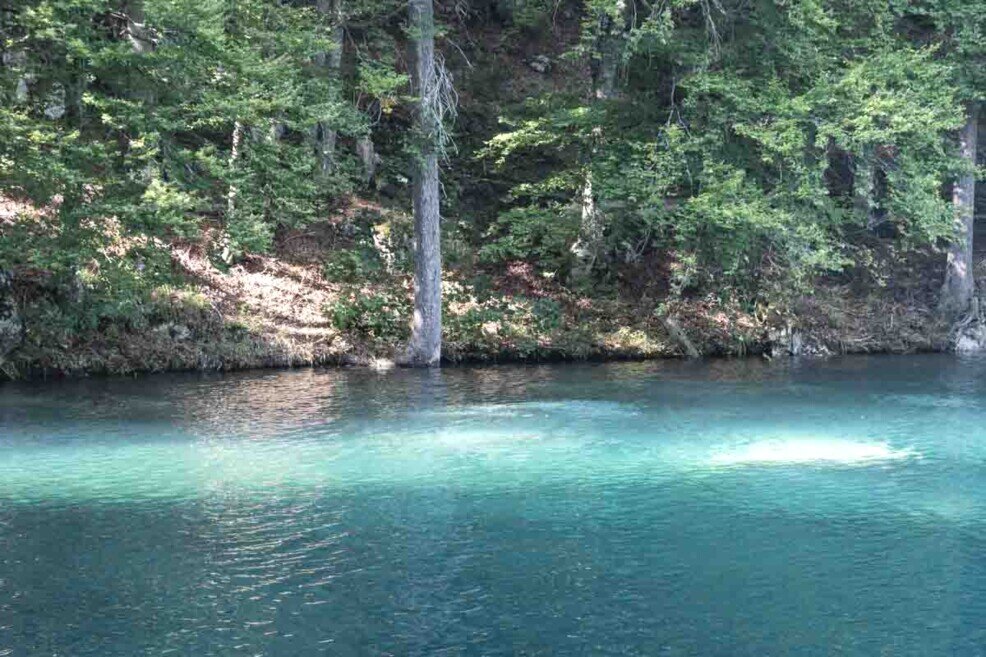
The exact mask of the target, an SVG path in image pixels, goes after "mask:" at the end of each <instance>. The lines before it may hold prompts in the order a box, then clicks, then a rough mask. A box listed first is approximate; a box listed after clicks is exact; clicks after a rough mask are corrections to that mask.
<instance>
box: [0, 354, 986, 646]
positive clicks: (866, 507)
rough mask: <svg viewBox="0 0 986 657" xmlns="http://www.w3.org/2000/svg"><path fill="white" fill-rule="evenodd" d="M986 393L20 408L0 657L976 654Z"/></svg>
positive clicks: (466, 381)
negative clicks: (161, 655)
mask: <svg viewBox="0 0 986 657" xmlns="http://www.w3.org/2000/svg"><path fill="white" fill-rule="evenodd" d="M984 375H986V363H984V362H982V361H977V360H958V359H954V358H949V357H939V356H929V357H924V356H921V357H907V358H897V359H894V358H861V359H845V360H840V361H835V362H829V363H815V364H800V365H799V364H774V365H767V364H764V363H761V362H758V361H743V362H736V361H733V362H728V361H723V362H714V363H704V364H687V363H655V364H617V365H585V366H551V367H505V368H479V369H465V368H464V369H447V370H444V371H442V372H390V373H372V372H362V371H322V372H310V371H305V372H280V373H265V374H259V375H258V374H253V375H234V376H228V377H200V376H162V377H147V378H143V379H137V380H102V381H84V382H71V383H65V382H62V383H53V384H47V385H42V384H38V385H34V384H32V385H22V386H9V385H8V386H5V387H0V655H56V654H58V655H106V656H114V655H121V656H122V655H158V654H171V653H173V654H194V655H240V654H243V655H257V654H260V655H307V654H332V655H364V654H379V655H385V654H421V655H424V654H429V655H430V654H463V655H466V654H468V655H472V654H476V655H485V654H490V655H498V654H614V655H615V654H619V655H627V654H642V655H651V654H653V655H665V654H672V655H765V654H798V655H816V654H817V655H829V654H847V655H876V654H894V655H928V654H962V655H978V654H984V650H986V623H983V622H982V620H981V619H982V618H983V617H986V614H984V612H986V556H984V555H986V551H984V548H986V492H984V491H986V377H984ZM169 651H170V652H169Z"/></svg>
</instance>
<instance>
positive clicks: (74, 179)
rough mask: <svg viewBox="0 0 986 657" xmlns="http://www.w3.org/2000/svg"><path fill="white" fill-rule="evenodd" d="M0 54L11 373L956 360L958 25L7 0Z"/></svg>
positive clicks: (477, 8) (773, 8) (973, 326)
mask: <svg viewBox="0 0 986 657" xmlns="http://www.w3.org/2000/svg"><path fill="white" fill-rule="evenodd" d="M0 50H2V67H0V372H2V376H5V377H11V378H17V377H21V376H27V375H31V374H35V373H50V374H84V373H126V372H135V371H157V370H169V369H234V368H246V367H256V366H285V365H303V364H330V363H339V364H343V363H344V364H370V365H373V364H379V365H386V364H389V363H391V362H393V361H397V362H400V363H406V364H412V365H415V364H417V365H435V364H437V363H438V362H441V361H444V362H461V361H470V362H475V361H506V360H574V359H625V358H629V359H638V358H652V357H661V356H677V355H688V356H698V355H747V354H762V355H764V356H766V357H777V356H780V355H791V354H793V355H801V354H804V355H826V354H834V353H848V352H914V351H943V350H950V349H959V350H975V349H980V348H983V347H986V319H984V317H983V314H982V313H983V310H981V309H980V305H979V302H978V294H977V288H976V280H977V278H978V279H979V280H984V279H983V276H982V275H980V276H978V277H977V276H976V273H977V269H978V268H980V266H981V265H980V260H979V258H978V254H979V250H978V248H977V247H978V246H979V245H980V243H979V242H974V236H975V234H976V226H975V222H974V219H975V216H976V206H977V203H976V200H977V196H976V185H975V181H976V178H977V177H982V168H981V166H977V165H978V164H979V163H978V162H977V150H981V149H977V140H978V133H979V132H980V131H979V130H978V128H979V123H980V118H981V115H984V114H986V112H980V111H979V107H980V104H981V102H982V101H983V100H984V97H986V65H984V64H986V2H984V1H983V0H890V1H889V2H887V1H877V0H435V1H434V2H433V1H432V0H408V1H407V2H404V1H397V0H2V1H0ZM984 198H986V197H984V195H983V194H982V193H981V194H980V195H979V200H980V203H979V207H980V208H982V207H984V205H986V203H984V202H983V199H984ZM984 244H986V242H984ZM984 267H986V265H984ZM982 273H983V274H984V275H986V269H984V270H983V272H982Z"/></svg>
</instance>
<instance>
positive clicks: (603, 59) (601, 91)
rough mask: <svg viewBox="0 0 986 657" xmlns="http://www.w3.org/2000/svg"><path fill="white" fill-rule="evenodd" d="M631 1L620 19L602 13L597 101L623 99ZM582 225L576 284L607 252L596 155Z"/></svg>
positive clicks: (622, 2)
mask: <svg viewBox="0 0 986 657" xmlns="http://www.w3.org/2000/svg"><path fill="white" fill-rule="evenodd" d="M631 7H632V5H631V0H617V3H616V16H615V17H614V16H612V15H610V14H609V13H606V12H603V13H600V15H599V18H598V25H597V27H598V30H599V32H598V34H597V36H596V42H595V52H594V53H593V57H592V61H591V62H590V69H591V73H592V98H593V99H594V100H596V101H607V100H615V99H617V98H619V96H620V91H619V84H618V82H619V73H620V62H621V61H622V59H623V48H624V45H625V43H626V35H627V32H628V31H629V29H630V27H631V11H630V10H631ZM601 136H602V135H601V131H600V132H598V133H597V134H596V135H595V136H594V137H593V145H592V146H591V150H593V151H594V150H595V144H596V143H597V140H598V139H599V138H600V137H601ZM579 205H580V208H581V215H582V216H581V221H580V223H579V236H578V239H577V240H576V242H575V244H574V245H573V246H572V254H573V255H574V256H575V264H574V267H573V268H572V277H573V279H575V280H576V281H583V282H584V281H585V280H587V279H588V278H589V276H590V275H591V274H592V269H593V267H595V265H596V263H597V261H598V260H599V257H600V255H601V254H602V251H603V243H604V237H605V233H606V226H605V219H606V218H605V216H604V215H603V213H602V212H601V211H600V209H599V206H598V204H597V202H596V195H595V190H594V189H593V180H592V153H591V152H590V154H589V155H588V157H586V167H585V178H584V180H583V183H582V190H581V198H580V200H579Z"/></svg>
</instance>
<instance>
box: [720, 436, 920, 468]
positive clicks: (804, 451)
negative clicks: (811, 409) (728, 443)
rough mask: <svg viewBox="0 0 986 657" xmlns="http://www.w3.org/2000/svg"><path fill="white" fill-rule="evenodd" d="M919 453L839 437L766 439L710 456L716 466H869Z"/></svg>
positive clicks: (885, 444) (880, 443)
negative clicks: (814, 464)
mask: <svg viewBox="0 0 986 657" xmlns="http://www.w3.org/2000/svg"><path fill="white" fill-rule="evenodd" d="M915 456H918V454H917V452H915V451H914V450H912V449H894V448H892V447H891V446H890V445H888V444H887V443H884V442H872V443H870V442H858V441H853V440H840V439H816V438H797V439H776V440H763V441H759V442H755V443H752V444H749V445H744V446H742V447H739V448H737V449H730V450H726V451H722V452H719V453H718V454H715V455H713V456H712V458H711V462H712V464H713V465H719V466H738V465H796V464H802V463H804V464H811V463H818V464H834V465H866V464H869V463H875V462H882V461H895V460H900V459H907V458H911V457H915Z"/></svg>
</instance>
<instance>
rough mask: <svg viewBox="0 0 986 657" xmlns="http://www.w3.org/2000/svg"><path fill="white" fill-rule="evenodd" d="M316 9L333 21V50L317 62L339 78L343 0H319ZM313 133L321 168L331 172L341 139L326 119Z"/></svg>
mask: <svg viewBox="0 0 986 657" xmlns="http://www.w3.org/2000/svg"><path fill="white" fill-rule="evenodd" d="M315 10H316V11H317V12H318V13H319V14H321V15H322V16H323V17H325V18H327V19H329V20H331V21H332V45H333V48H332V50H329V51H328V52H321V53H318V55H316V56H315V64H316V65H318V66H319V67H321V68H322V69H324V71H325V74H326V76H327V77H329V78H335V79H338V77H339V70H340V69H341V68H342V49H343V47H344V45H345V37H346V27H345V19H344V14H343V10H342V0H317V1H316V3H315ZM313 133H314V137H315V155H316V157H317V158H318V162H319V170H320V171H321V172H322V173H323V174H326V173H329V172H330V171H332V169H333V167H334V165H335V151H336V143H337V142H338V140H339V135H338V133H337V132H336V131H335V130H333V129H332V128H331V127H330V126H329V125H328V123H327V122H325V121H319V122H318V124H317V125H316V126H315V127H314V129H313Z"/></svg>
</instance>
